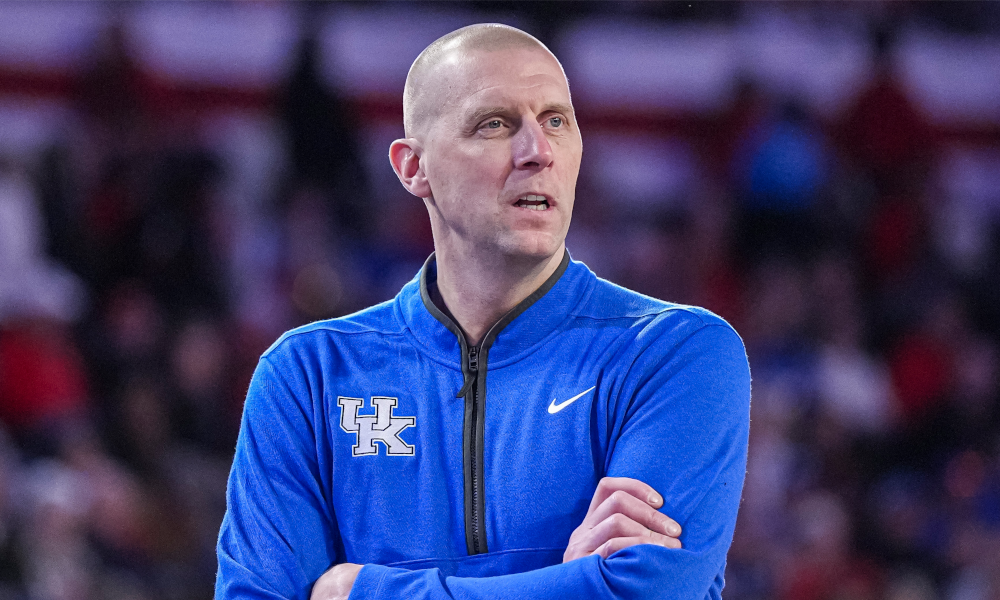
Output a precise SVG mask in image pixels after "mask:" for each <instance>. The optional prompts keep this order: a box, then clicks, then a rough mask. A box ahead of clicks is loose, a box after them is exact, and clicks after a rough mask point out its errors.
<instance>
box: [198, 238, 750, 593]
mask: <svg viewBox="0 0 1000 600" xmlns="http://www.w3.org/2000/svg"><path fill="white" fill-rule="evenodd" d="M434 279H435V265H434V262H433V255H432V257H431V259H428V262H427V264H426V265H425V266H424V268H423V269H422V270H421V273H420V274H419V275H418V277H417V278H415V279H414V280H413V281H411V282H410V283H408V284H407V285H406V286H405V287H404V288H403V289H402V291H401V292H400V293H399V295H398V296H397V297H396V298H394V299H393V300H391V301H388V302H385V303H383V304H379V305H377V306H373V307H371V308H369V309H366V310H364V311H361V312H359V313H356V314H354V315H350V316H347V317H343V318H339V319H333V320H329V321H322V322H318V323H313V324H311V325H307V326H304V327H301V328H298V329H295V330H292V331H290V332H288V333H286V334H285V335H284V336H282V337H281V338H280V339H279V340H278V341H277V342H275V344H274V345H273V346H272V347H271V348H270V349H268V350H267V352H265V353H264V355H263V356H262V357H261V359H260V363H259V365H258V367H257V370H256V372H255V374H254V377H253V380H252V382H251V384H250V390H249V392H248V394H247V400H246V405H245V408H244V413H243V422H242V429H241V432H240V436H239V441H238V442H237V446H236V455H235V459H234V462H233V468H232V472H231V475H230V479H229V488H228V498H227V500H228V508H227V512H226V516H225V519H224V521H223V524H222V530H221V532H220V535H219V543H218V559H219V572H218V579H217V583H216V598H217V599H219V600H223V599H230V598H269V599H270V598H303V599H305V598H308V597H309V594H310V590H311V587H312V584H313V582H314V581H315V580H316V579H317V578H319V576H320V575H321V574H322V573H323V572H324V571H326V570H327V569H329V568H330V567H331V566H332V565H334V564H336V563H340V562H352V563H359V564H363V565H365V566H364V567H363V568H362V569H361V571H360V573H359V574H358V578H357V580H356V581H355V584H354V588H353V590H352V592H351V599H352V600H353V599H355V598H356V599H369V598H372V599H374V598H378V599H383V598H384V599H395V598H407V599H417V600H421V599H428V600H429V599H434V600H437V599H450V598H455V599H473V598H476V599H479V598H481V599H499V598H533V599H543V600H544V599H555V598H567V599H572V600H583V599H589V598H608V599H611V598H643V599H647V598H669V599H687V600H702V599H704V598H719V597H720V593H721V590H722V586H723V574H724V570H725V564H726V552H727V550H728V548H729V545H730V543H731V542H732V536H733V528H734V526H735V522H736V513H737V508H738V506H739V502H740V494H741V491H742V487H743V477H744V472H745V469H746V452H747V436H748V431H749V407H750V372H749V367H748V365H747V359H746V353H745V350H744V348H743V344H742V342H741V340H740V338H739V337H738V336H737V334H736V332H735V331H733V329H732V328H731V327H730V326H729V325H728V324H727V323H725V322H724V321H723V320H722V319H720V318H719V317H717V316H715V315H713V314H712V313H710V312H708V311H706V310H703V309H699V308H694V307H689V306H680V305H676V304H669V303H665V302H661V301H658V300H654V299H652V298H648V297H645V296H642V295H640V294H636V293H634V292H631V291H629V290H626V289H624V288H621V287H618V286H616V285H614V284H611V283H609V282H607V281H604V280H602V279H599V278H597V277H596V276H595V275H594V274H593V273H592V272H591V271H590V270H589V269H588V268H587V267H586V266H585V265H583V264H582V263H579V262H575V261H570V260H569V256H568V254H567V255H566V258H565V259H564V260H563V263H562V264H561V266H560V268H559V270H557V272H556V273H555V274H554V275H553V276H552V277H551V278H550V279H549V281H548V282H546V284H545V285H544V286H542V288H540V289H539V290H538V291H537V292H536V293H535V294H533V295H532V296H531V297H529V298H528V299H526V300H525V301H524V302H522V303H521V304H520V305H519V306H518V307H517V308H515V309H514V310H513V311H512V312H511V313H510V314H508V315H507V316H506V317H505V318H504V319H503V320H501V322H499V323H498V324H497V326H495V327H494V328H493V329H492V330H491V331H490V333H489V334H487V336H486V337H485V338H484V340H483V342H482V343H481V345H480V346H479V347H470V346H468V345H467V344H466V343H465V339H464V336H463V335H462V334H461V330H460V329H458V328H457V326H455V324H454V323H453V322H452V321H451V319H449V317H448V316H447V315H446V314H444V313H442V312H441V311H440V310H439V309H438V308H437V307H436V306H435V305H434V304H433V303H432V302H431V300H430V295H429V294H428V289H429V286H431V285H433V282H434ZM604 476H614V477H633V478H636V479H640V480H642V481H644V482H646V483H648V484H650V485H651V486H652V487H653V488H654V489H656V490H657V491H658V492H660V493H661V494H662V496H663V499H664V504H663V507H662V508H661V509H660V510H661V512H663V513H664V514H666V515H668V516H670V517H671V518H673V519H675V520H676V521H677V522H678V523H680V524H681V526H682V527H683V530H684V531H683V533H682V535H681V541H682V543H683V549H669V548H664V547H661V546H655V545H648V544H644V545H638V546H632V547H629V548H626V549H624V550H621V551H619V552H617V553H615V554H613V555H612V556H610V557H609V558H607V559H603V558H601V557H598V556H589V557H586V558H581V559H577V560H574V561H571V562H569V563H566V564H561V562H562V556H563V552H564V551H565V549H566V545H567V543H568V541H569V537H570V534H571V533H572V532H573V530H574V529H575V528H576V527H578V526H579V525H580V524H581V522H582V521H583V518H584V516H585V515H586V514H587V509H588V506H589V504H590V501H591V498H592V496H593V494H594V491H595V489H596V486H597V483H598V481H599V480H600V479H601V478H602V477H604Z"/></svg>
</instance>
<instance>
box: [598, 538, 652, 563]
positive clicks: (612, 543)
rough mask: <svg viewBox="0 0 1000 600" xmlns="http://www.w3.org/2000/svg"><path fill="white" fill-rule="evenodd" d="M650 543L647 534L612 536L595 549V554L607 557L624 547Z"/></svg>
mask: <svg viewBox="0 0 1000 600" xmlns="http://www.w3.org/2000/svg"><path fill="white" fill-rule="evenodd" d="M648 543H650V542H649V538H648V537H645V536H638V537H620V538H612V539H610V540H608V541H606V542H604V543H603V544H601V546H600V547H599V548H598V549H597V550H594V552H593V554H596V555H598V556H601V557H603V558H607V557H609V556H611V555H612V554H614V553H615V552H618V551H619V550H621V549H623V548H628V547H629V546H637V545H639V544H648Z"/></svg>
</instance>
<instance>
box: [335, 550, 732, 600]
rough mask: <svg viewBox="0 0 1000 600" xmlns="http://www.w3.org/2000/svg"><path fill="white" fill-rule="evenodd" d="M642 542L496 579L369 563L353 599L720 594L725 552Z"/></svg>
mask: <svg viewBox="0 0 1000 600" xmlns="http://www.w3.org/2000/svg"><path fill="white" fill-rule="evenodd" d="M717 554H718V555H717V556H706V555H704V554H702V553H697V552H691V551H686V550H678V549H671V548H663V547H660V546H654V545H648V544H647V545H639V546H633V547H630V548H626V549H625V550H622V551H621V552H618V553H617V554H615V555H614V556H612V557H611V558H609V559H602V558H600V557H599V556H590V557H587V558H581V559H577V560H573V561H570V562H568V563H563V564H559V565H553V566H550V567H545V568H542V569H537V570H534V571H528V572H525V573H517V574H513V575H501V576H497V577H445V576H444V575H443V573H442V572H441V570H440V569H422V570H417V571H409V570H406V569H399V568H393V567H385V566H380V565H366V566H365V567H364V568H363V569H361V571H360V573H358V578H357V580H356V581H355V583H354V589H353V591H352V592H351V596H350V598H351V600H383V599H389V598H411V599H416V600H451V599H454V600H504V599H508V598H510V599H515V598H516V599H521V598H533V599H541V600H556V599H561V598H566V599H571V600H581V599H584V598H587V599H590V598H595V599H607V600H612V599H616V600H626V599H632V598H634V599H650V598H664V599H671V600H675V599H676V600H703V599H705V598H718V597H719V592H720V590H721V583H722V582H721V577H720V576H719V574H720V573H721V570H722V565H723V562H724V560H725V555H724V553H721V554H719V553H717Z"/></svg>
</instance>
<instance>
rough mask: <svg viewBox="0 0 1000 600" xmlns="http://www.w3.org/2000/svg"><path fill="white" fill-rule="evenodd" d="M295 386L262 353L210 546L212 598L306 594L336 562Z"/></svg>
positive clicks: (334, 536) (308, 405) (308, 415)
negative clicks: (215, 563)
mask: <svg viewBox="0 0 1000 600" xmlns="http://www.w3.org/2000/svg"><path fill="white" fill-rule="evenodd" d="M295 387H296V389H295V390H294V391H293V388H292V387H290V386H289V384H288V383H286V381H285V380H283V379H282V377H281V375H280V374H279V373H278V371H277V370H276V369H275V367H274V366H273V365H272V364H271V363H270V362H269V360H268V359H267V357H264V358H261V360H260V363H259V364H258V366H257V369H256V371H255V372H254V376H253V379H252V380H251V382H250V389H249V391H248V392H247V399H246V404H245V405H244V409H243V420H242V424H241V427H240V434H239V438H238V440H237V442H236V454H235V456H234V458H233V466H232V470H231V472H230V475H229V485H228V489H227V492H226V514H225V517H224V518H223V521H222V528H221V530H220V532H219V541H218V545H217V548H216V551H217V555H218V560H219V570H218V574H217V577H216V584H215V598H216V600H228V599H231V598H241V599H276V598H301V599H307V598H309V593H310V591H311V589H312V584H313V582H314V581H315V580H316V579H317V578H319V576H320V575H321V574H322V573H323V572H324V571H325V570H326V569H328V568H329V567H330V565H332V564H334V563H336V562H338V553H337V550H336V548H337V547H338V546H339V535H338V532H337V530H336V525H335V523H336V521H335V519H334V516H333V514H332V512H331V510H330V509H329V508H328V507H329V503H328V502H327V501H326V499H325V498H324V496H323V492H322V490H323V489H324V487H323V486H322V485H321V477H320V475H319V473H320V469H319V468H318V464H317V462H318V458H317V456H318V453H317V446H316V435H315V430H314V428H313V422H314V421H313V408H312V401H311V397H310V394H309V390H308V386H307V385H305V384H304V383H303V384H300V385H298V386H295ZM296 392H298V393H296Z"/></svg>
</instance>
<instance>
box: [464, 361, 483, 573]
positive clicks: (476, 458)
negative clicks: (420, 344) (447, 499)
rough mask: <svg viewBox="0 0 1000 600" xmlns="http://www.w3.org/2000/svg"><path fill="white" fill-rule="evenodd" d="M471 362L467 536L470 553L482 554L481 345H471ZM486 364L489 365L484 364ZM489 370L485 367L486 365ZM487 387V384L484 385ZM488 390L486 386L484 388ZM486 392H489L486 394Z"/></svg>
mask: <svg viewBox="0 0 1000 600" xmlns="http://www.w3.org/2000/svg"><path fill="white" fill-rule="evenodd" d="M467 359H468V362H469V373H470V375H471V377H470V383H472V388H471V389H470V390H469V391H468V392H467V393H466V404H467V408H466V414H467V415H468V419H469V425H470V426H469V429H470V430H471V431H469V432H468V433H469V435H466V436H465V442H466V444H465V445H466V448H465V451H466V452H467V453H468V457H469V460H468V461H467V463H468V465H469V474H468V475H469V476H468V477H466V478H465V480H466V481H467V482H468V485H467V489H466V493H465V496H466V498H470V499H471V502H469V506H468V507H467V509H466V511H465V514H466V515H468V516H469V522H468V523H467V525H466V528H465V530H466V540H465V543H466V545H467V546H468V551H469V554H481V553H485V552H487V550H486V539H485V536H484V535H483V526H482V518H483V512H484V509H485V498H484V495H485V493H486V491H485V490H484V489H483V488H484V487H485V486H484V484H483V473H482V471H483V468H482V466H483V438H482V432H483V406H482V404H483V403H482V402H481V401H480V397H479V387H480V386H479V346H472V347H471V348H469V352H468V354H467ZM484 366H485V365H484ZM483 370H484V371H485V368H484V369H483ZM483 387H484V388H485V386H483ZM485 391H486V390H485V389H484V390H483V392H485ZM484 395H485V394H484Z"/></svg>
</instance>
